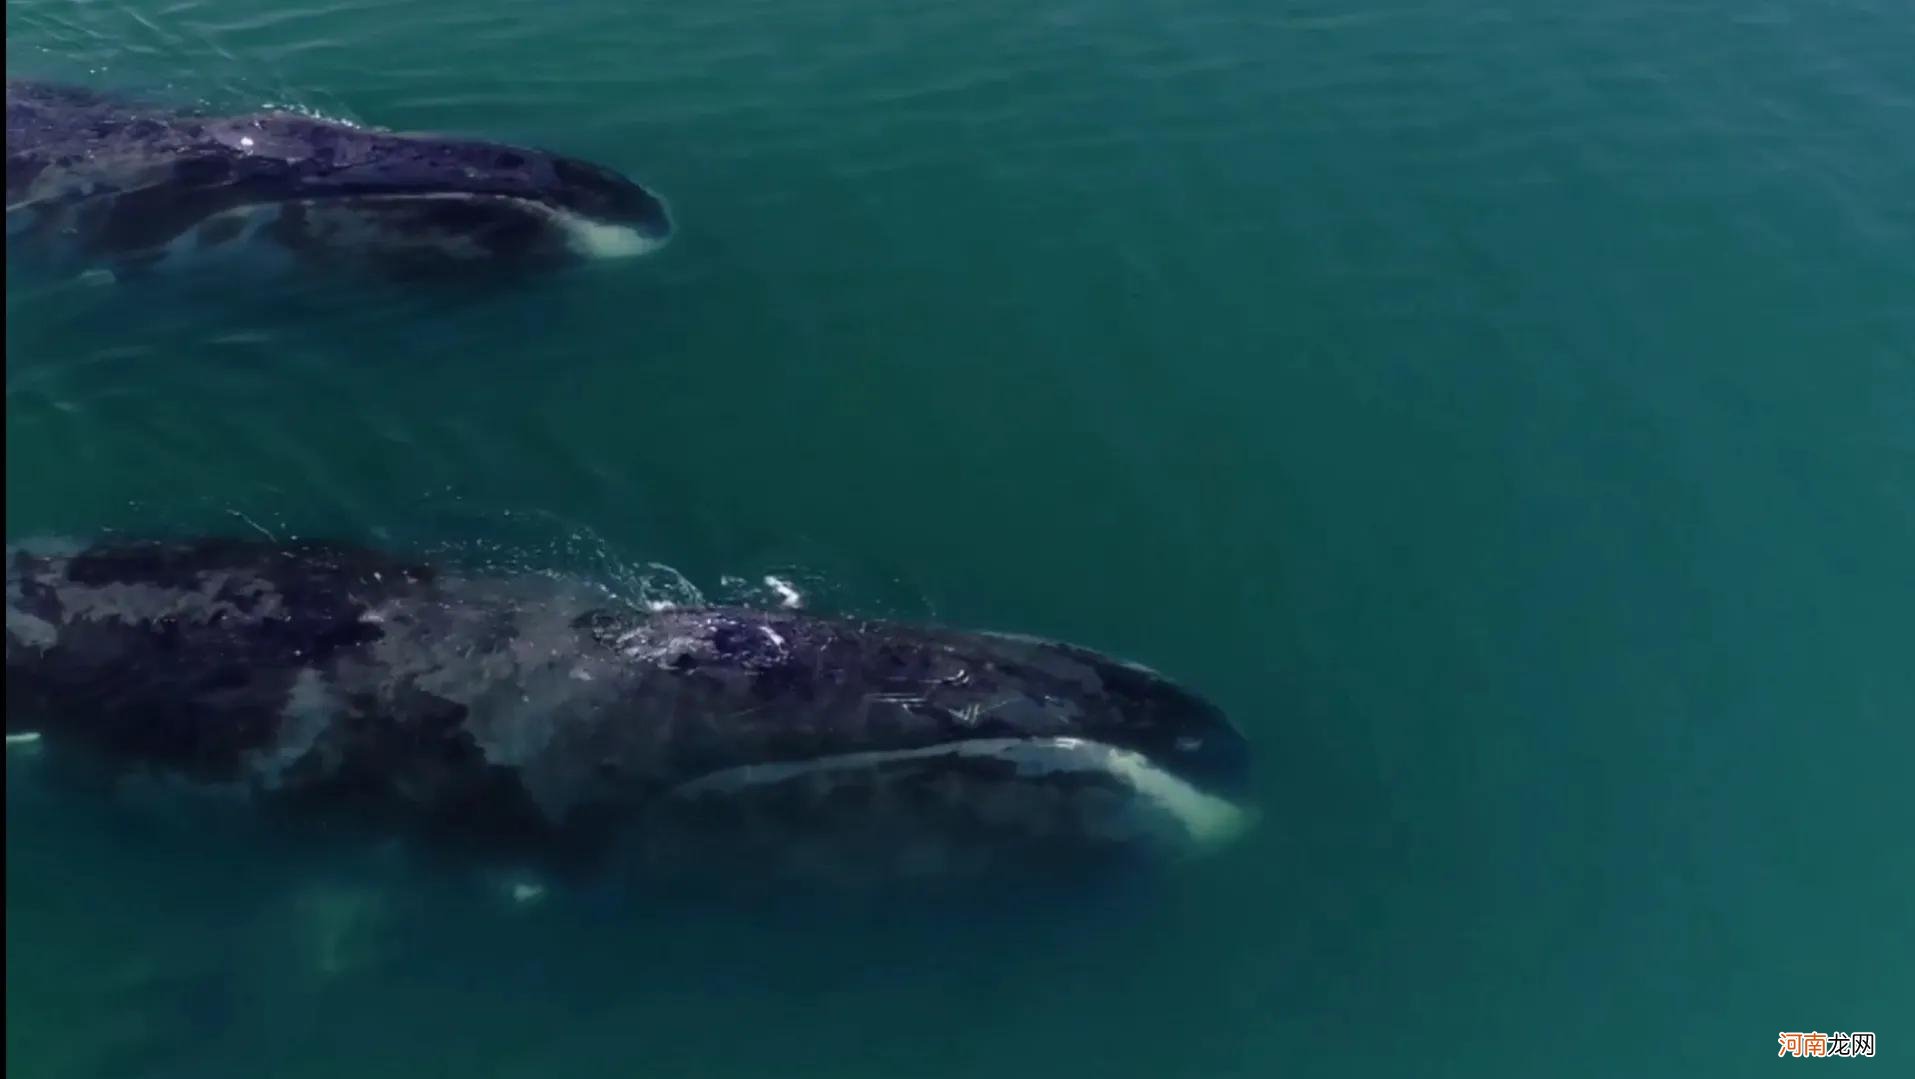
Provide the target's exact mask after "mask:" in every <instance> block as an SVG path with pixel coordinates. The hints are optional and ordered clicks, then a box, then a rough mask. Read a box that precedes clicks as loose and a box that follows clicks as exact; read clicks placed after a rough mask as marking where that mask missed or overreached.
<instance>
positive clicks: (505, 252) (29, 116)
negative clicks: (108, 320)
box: [7, 80, 672, 277]
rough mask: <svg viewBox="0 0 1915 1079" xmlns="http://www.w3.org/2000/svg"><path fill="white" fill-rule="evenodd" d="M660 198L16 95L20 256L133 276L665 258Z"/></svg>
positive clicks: (463, 152)
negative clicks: (219, 265) (222, 268)
mask: <svg viewBox="0 0 1915 1079" xmlns="http://www.w3.org/2000/svg"><path fill="white" fill-rule="evenodd" d="M671 232H672V222H671V217H670V215H669V213H668V211H667V209H666V207H665V204H664V202H663V201H662V200H660V198H659V197H658V196H657V195H655V194H653V193H652V192H650V191H648V190H646V189H645V188H644V187H641V186H640V185H639V184H637V183H636V182H634V181H632V180H630V179H628V178H626V177H625V176H623V175H621V174H620V173H618V172H616V171H613V170H612V169H610V168H607V167H605V166H602V165H598V164H595V163H592V162H589V161H584V160H581V159H578V158H573V157H566V156H562V155H559V154H555V153H550V152H547V151H543V150H536V149H530V148H526V147H519V146H507V145H503V144H499V143H492V142H485V141H478V140H472V139H460V138H450V137H441V136H435V135H423V134H400V133H395V132H391V131H383V130H378V129H374V128H366V127H358V126H354V125H350V124H345V123H340V122H337V121H333V120H326V119H320V118H317V117H313V116H307V115H303V114H300V113H295V112H289V111H283V110H269V111H263V112H256V113H251V114H247V115H239V116H219V115H209V114H204V113H201V112H197V111H193V110H189V109H180V108H172V107H166V106H159V105H152V104H147V103H143V102H137V101H132V100H128V99H124V98H122V97H119V96H115V95H110V94H105V93H100V92H96V91H92V90H88V89H84V88H79V87H73V86H66V85H60V84H51V83H42V82H33V81H15V80H9V81H8V82H7V254H8V260H9V261H10V262H13V261H16V260H19V261H23V262H24V263H26V264H29V265H33V266H36V267H40V268H43V269H45V270H47V271H49V272H53V273H56V274H58V273H80V272H87V271H104V272H107V273H110V274H113V275H114V276H116V277H124V276H137V275H140V274H142V273H145V272H149V271H152V270H156V269H179V268H183V267H196V266H201V265H204V264H206V263H209V262H223V263H230V262H232V261H233V259H234V256H241V255H244V256H250V259H249V261H248V266H249V268H250V267H251V266H252V265H257V264H261V263H277V264H279V265H281V266H289V265H290V266H300V267H307V266H313V265H327V266H339V267H344V268H347V269H349V270H352V271H363V270H375V271H383V272H386V273H389V274H392V275H397V276H411V275H419V274H427V275H430V274H442V273H451V274H458V273H462V272H468V271H477V270H483V269H507V270H522V269H546V268H552V267H557V266H562V265H568V264H575V263H579V262H582V261H588V260H596V259H608V258H622V257H629V256H634V255H642V254H645V253H647V252H650V251H653V250H656V249H657V248H658V247H659V246H660V245H662V244H664V243H665V242H666V241H667V240H668V239H669V237H670V235H671Z"/></svg>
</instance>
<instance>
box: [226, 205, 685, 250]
mask: <svg viewBox="0 0 1915 1079" xmlns="http://www.w3.org/2000/svg"><path fill="white" fill-rule="evenodd" d="M427 202H465V203H473V204H487V203H490V204H493V205H498V206H504V207H510V208H511V209H513V210H517V211H519V212H522V213H526V214H528V215H530V216H534V217H539V218H543V219H544V220H545V221H546V222H547V223H549V224H550V225H551V226H552V227H554V228H555V229H557V230H558V231H559V232H561V233H562V234H564V236H565V241H566V245H567V246H568V247H570V248H571V249H572V251H573V252H574V253H575V254H578V255H580V256H582V257H585V258H588V259H617V258H632V257H635V256H638V255H646V254H650V253H651V252H653V251H656V250H658V249H659V248H661V247H663V246H665V244H666V243H667V242H668V241H669V240H670V235H669V233H667V234H666V235H663V236H658V235H651V234H647V233H645V232H641V231H640V230H638V229H636V228H633V227H631V226H629V225H621V224H619V223H617V222H615V221H605V220H600V219H597V218H594V217H591V216H588V215H586V214H582V213H579V212H578V211H576V210H572V209H568V208H566V207H564V206H560V205H556V204H554V203H551V202H547V201H546V200H544V199H539V198H533V197H528V196H525V195H515V194H510V193H507V192H503V191H484V190H460V189H457V188H453V189H447V190H443V191H420V190H417V189H406V188H398V189H379V188H344V189H341V190H337V191H326V190H320V191H297V192H293V193H291V194H289V195H287V196H286V197H285V198H280V199H263V200H259V201H257V202H249V203H243V204H241V207H240V208H242V209H243V208H248V207H253V208H261V209H270V208H271V207H274V206H282V205H291V204H307V205H315V206H341V207H350V206H351V205H352V204H354V203H362V204H366V205H368V206H378V205H388V206H389V205H392V204H395V203H427ZM369 216H373V215H369Z"/></svg>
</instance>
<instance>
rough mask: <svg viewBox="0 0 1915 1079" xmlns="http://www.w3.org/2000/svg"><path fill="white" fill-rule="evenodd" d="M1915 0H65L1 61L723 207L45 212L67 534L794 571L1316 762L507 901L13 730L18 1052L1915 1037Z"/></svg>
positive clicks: (1468, 1048) (962, 1059)
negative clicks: (577, 236)
mask: <svg viewBox="0 0 1915 1079" xmlns="http://www.w3.org/2000/svg"><path fill="white" fill-rule="evenodd" d="M1910 14H1911V13H1910V11H1909V9H1908V8H1907V7H1906V5H1905V4H1902V3H1895V2H1890V0H1846V2H1844V0H1825V2H1818V3H1798V4H1784V3H1779V2H1774V3H1763V2H1756V3H1726V2H1718V3H1708V2H1700V0H1688V2H1682V0H1595V2H1592V3H1589V4H1583V5H1528V6H1524V5H1498V4H1493V3H1489V2H1485V0H1407V2H1403V3H1397V4H1393V5H1376V4H1365V3H1338V4H1332V3H1325V2H1320V0H1276V2H1265V3H1251V2H1234V0H1183V2H1172V0H1097V2H1089V0H1044V2H1039V3H1008V2H1002V0H964V2H958V0H934V2H926V3H904V4H900V3H895V2H877V0H830V2H825V0H787V2H784V3H775V4H774V3H748V2H735V0H712V2H709V3H704V4H664V3H658V2H655V0H638V2H627V3H614V2H609V0H583V2H572V3H563V4H554V3H538V2H532V0H482V2H458V3H455V2H452V0H417V2H412V3H407V4H402V5H397V4H395V5H387V4H372V3H366V2H363V0H344V2H340V3H334V4H318V5H313V4H304V3H281V2H271V0H168V2H160V0H139V2H135V3H126V2H123V0H116V2H113V3H77V2H72V0H10V3H9V4H8V8H7V63H8V69H9V74H10V75H12V76H21V75H31V76H35V77H40V78H57V79H66V80H71V81H79V82H84V83H86V84H88V85H96V86H102V87H113V88H128V89H137V90H140V91H143V92H148V93H152V94H154V95H156V96H163V97H166V98H169V99H171V100H179V101H188V102H203V103H206V104H208V105H210V106H215V107H221V108H232V109H235V110H242V109H251V108H257V107H260V106H262V105H267V104H271V105H278V106H294V107H301V108H308V109H312V110H315V111H317V112H319V113H321V114H323V115H327V116H332V117H337V118H343V119H353V120H358V121H363V122H366V123H371V124H378V125H381V126H387V127H395V128H401V129H409V130H440V131H453V132H459V133H465V134H473V135H479V136H484V137H490V138H497V139H502V140H511V141H520V142H528V143H533V144H537V145H543V146H548V147H551V148H553V149H556V150H561V151H564V152H566V153H569V154H574V155H577V156H581V157H588V158H592V159H594V160H600V161H604V162H606V163H608V164H611V165H614V166H616V167H618V168H620V169H622V170H624V171H627V172H629V173H630V174H632V175H634V176H635V177H637V178H639V179H640V180H641V181H643V182H644V183H646V184H647V186H649V187H652V188H654V189H656V190H658V191H660V192H662V193H663V194H664V195H665V197H666V198H667V199H668V200H669V201H670V203H671V206H672V209H673V213H674V216H675V218H676V220H677V222H678V233H677V235H676V237H675V239H674V240H673V242H672V244H671V245H670V246H669V247H668V248H666V249H665V250H664V251H663V252H661V253H660V254H658V255H656V256H653V257H651V258H648V259H646V260H642V261H637V262H631V263H624V264H619V265H616V266H602V267H592V268H588V269H586V270H582V271H579V272H576V273H570V274H566V275H562V276H559V277H555V278H552V279H550V280H546V281H541V282H538V283H535V284H532V285H529V286H527V287H524V288H522V289H516V290H511V291H505V292H500V291H496V290H492V291H485V292H483V293H473V292H466V291H462V290H460V289H457V288H429V289H417V290H399V289H393V288H385V287H372V286H364V287H346V286H342V285H340V284H337V283H321V282H300V281H292V282H287V281H269V280H247V279H229V280H222V281H219V282H217V283H213V284H205V283H202V284H201V285H198V286H195V287H191V288H188V287H186V286H174V285H168V284H159V285H153V286H150V287H148V286H136V285H112V284H101V283H98V282H90V281H82V282H64V283H60V282H48V281H44V280H39V279H31V278H28V277H27V276H25V275H24V274H17V273H15V272H13V271H12V270H10V271H9V276H8V281H7V312H6V327H7V328H6V342H7V343H6V349H7V425H6V462H7V463H6V481H7V494H6V513H7V520H6V532H7V537H8V538H9V540H15V539H19V538H23V537H30V536H44V535H60V536H74V537H88V536H96V535H99V534H101V533H104V532H107V531H109V530H117V531H120V532H124V533H133V534H140V533H153V532H165V533H179V532H198V531H222V532H236V531H252V530H264V531H268V532H271V533H273V534H275V535H280V536H285V535H307V536H316V535H326V536H336V537H344V538H349V539H356V540H361V541H367V542H377V543H381V544H386V545H390V546H394V547H397V548H400V549H404V550H409V551H421V552H427V553H434V554H441V555H445V556H447V557H462V558H467V559H473V558H476V559H481V560H485V561H490V562H498V563H504V564H510V565H522V566H538V567H549V568H553V569H559V570H564V571H567V572H576V573H585V574H590V575H594V576H596V577H598V578H600V579H602V580H604V581H606V582H607V583H609V584H611V585H613V586H615V587H618V588H620V589H622V590H625V591H627V592H628V593H633V594H651V593H660V594H664V595H667V596H672V597H677V598H683V597H686V596H689V595H693V594H696V595H702V596H706V597H712V598H737V597H744V598H751V597H752V596H753V595H754V594H755V593H756V592H757V590H759V589H760V588H761V586H760V585H759V583H758V582H760V581H762V579H763V578H764V577H765V576H766V575H768V574H769V575H778V576H780V577H783V578H788V579H790V580H793V581H795V582H797V583H798V584H799V586H800V588H801V590H803V591H804V592H805V593H806V594H807V596H808V597H809V598H810V599H811V600H812V602H813V603H814V605H816V606H819V607H821V608H824V609H831V610H842V611H859V612H870V613H880V614H887V615H897V616H904V617H910V618H926V619H937V620H940V621H944V622H949V623H952V624H956V625H961V626H967V627H985V628H1000V629H1008V630H1016V631H1021V632H1027V633H1037V634H1043V635H1047V636H1056V637H1063V638H1069V639H1072V640H1076V641H1080V642H1083V643H1085V644H1089V645H1093V646H1096V647H1099V648H1103V649H1106V650H1109V651H1112V652H1116V653H1119V654H1123V655H1127V656H1132V657H1135V658H1137V659H1139V660H1142V661H1144V662H1147V663H1149V664H1151V665H1152V666H1155V667H1157V668H1160V669H1162V670H1164V671H1166V672H1168V673H1171V674H1174V675H1175V676H1177V677H1178V678H1180V679H1182V680H1184V681H1186V682H1188V683H1189V684H1191V685H1192V686H1194V687H1197V688H1199V689H1201V690H1202V691H1203V692H1205V693H1206V694H1207V695H1209V696H1210V697H1212V698H1213V699H1215V700H1216V701H1217V702H1218V703H1220V704H1221V705H1222V706H1223V707H1224V708H1225V709H1226V710H1228V711H1229V712H1230V713H1231V714H1232V715H1233V716H1234V717H1236V718H1237V720H1238V722H1239V723H1240V724H1241V725H1242V727H1243V728H1244V729H1245V731H1246V732H1247V733H1248V734H1249V735H1250V736H1251V738H1252V739H1253V741H1254V742H1255V744H1256V746H1257V749H1258V754H1259V787H1260V791H1261V800H1262V803H1263V807H1264V819H1263V823H1262V826H1261V828H1260V829H1259V830H1258V831H1257V832H1256V833H1254V834H1253V835H1252V836H1251V837H1250V838H1249V839H1248V840H1246V841H1245V842H1243V843H1242V844H1240V845H1239V846H1238V847H1236V848H1234V849H1232V850H1230V851H1227V852H1225V853H1224V854H1222V855H1221V856H1220V857H1218V858H1216V859H1214V860H1211V861H1208V862H1205V863H1201V864H1198V865H1194V866H1191V867H1188V868H1186V869H1183V870H1180V871H1178V872H1177V873H1175V874H1174V875H1172V876H1171V877H1170V878H1169V879H1167V880H1165V881H1163V882H1161V883H1160V884H1159V885H1158V886H1157V887H1155V888H1150V889H1145V890H1143V894H1125V895H1110V896H1100V895H1096V894H1092V895H1083V894H1073V895H1067V896H1059V895H1035V894H1034V895H1029V896H1016V895H1006V896H999V897H996V900H995V901H993V902H980V903H972V904H956V903H952V904H930V905H927V906H925V907H923V908H915V909H899V908H897V907H895V906H894V907H884V906H876V907H871V906H864V905H858V906H848V907H847V909H844V910H833V909H830V904H829V902H821V901H817V900H806V899H801V898H797V897H794V898H793V899H792V901H791V903H790V904H789V905H788V906H787V905H782V904H774V905H773V906H771V907H769V908H763V909H754V910H746V911H740V910H725V911H686V910H666V909H658V908H654V907H651V906H649V905H647V904H644V903H642V902H637V901H634V902H632V903H631V904H630V905H629V906H619V905H617V904H616V903H614V904H609V905H608V904H607V903H606V902H604V901H602V900H594V901H592V902H584V901H577V902H574V901H571V900H564V899H561V900H555V901H553V902H549V903H546V904H543V905H540V906H539V907H538V908H537V909H535V910H532V911H520V912H507V911H504V910H502V909H499V908H498V907H497V906H496V905H495V904H491V903H489V902H487V901H485V900H483V899H481V898H478V897H475V896H471V895H467V894H464V893H462V891H461V890H460V888H459V887H457V886H455V885H454V884H453V883H452V878H451V877H449V876H446V877H441V876H439V875H436V874H434V873H432V872H430V871H428V870H422V869H419V868H417V867H396V866H392V865H388V864H386V863H385V862H382V861H380V860H379V859H378V858H377V857H372V856H368V857H366V858H358V857H356V856H342V855H338V854H337V852H329V853H327V854H325V855H323V856H322V855H320V854H317V853H313V852H305V851H298V850H285V849H277V848H274V847H272V846H270V845H266V844H262V843H261V842H260V841H259V840H258V838H257V837H256V836H251V835H248V834H246V833H245V832H244V830H243V829H242V828H239V827H237V826H236V827H235V834H233V835H225V834H217V835H200V836H194V837H191V838H185V839H183V838H182V837H181V836H180V835H178V834H177V830H169V829H168V827H167V826H166V824H165V822H163V821H152V822H147V821H142V820H139V819H137V818H134V819H129V818H128V817H127V816H126V815H125V814H114V813H111V812H109V811H107V810H104V809H102V810H99V811H97V812H94V811H91V810H87V809H76V808H74V807H73V806H72V805H70V804H68V803H65V802H56V801H50V800H47V799H43V798H41V797H40V796H38V795H37V794H34V793H33V792H32V789H31V784H30V783H24V782H22V781H21V773H22V769H23V768H24V767H30V765H27V764H25V763H24V762H20V761H16V760H15V759H14V755H13V754H11V753H10V756H9V762H8V820H7V883H6V915H7V929H6V979H7V981H6V989H7V1004H6V1020H7V1066H8V1068H9V1072H10V1074H14V1075H21V1076H46V1077H65V1076H131V1075H163V1076H228V1075H230V1076H336V1075H343V1074H355V1075H365V1076H384V1075H405V1076H413V1077H417V1076H427V1075H431V1076H438V1075H446V1076H452V1075H457V1076H461V1077H469V1076H493V1075H497V1076H533V1075H536V1076H613V1075H617V1076H701V1077H702V1076H734V1075H736V1076H745V1075H751V1076H760V1075H769V1074H775V1075H781V1076H830V1077H860V1076H887V1077H888V1076H900V1077H918V1076H923V1077H944V1076H984V1075H989V1076H1025V1075H1043V1076H1052V1077H1056V1076H1077V1075H1107V1076H1140V1077H1142V1076H1148V1077H1152V1079H1163V1077H1168V1076H1194V1077H1209V1076H1219V1077H1222V1076H1259V1077H1261V1076H1278V1075H1305V1076H1400V1075H1470V1076H1483V1075H1490V1076H1504V1075H1509V1076H1536V1075H1573V1076H1604V1077H1608V1076H1615V1075H1621V1074H1654V1075H1662V1074H1671V1075H1674V1074H1683V1075H1688V1074H1704V1075H1746V1074H1753V1073H1755V1072H1756V1071H1757V1069H1760V1068H1764V1067H1766V1066H1767V1062H1768V1061H1769V1060H1771V1059H1773V1056H1774V1049H1775V1037H1776V1034H1777V1032H1778V1031H1780V1030H1869V1031H1875V1032H1877V1034H1878V1039H1879V1049H1878V1057H1879V1058H1880V1059H1878V1060H1877V1061H1875V1062H1872V1063H1861V1062H1853V1063H1842V1064H1831V1065H1808V1066H1811V1067H1817V1068H1820V1067H1825V1066H1826V1067H1834V1068H1840V1069H1847V1068H1864V1069H1871V1068H1872V1069H1876V1070H1880V1069H1883V1068H1888V1069H1893V1068H1894V1067H1896V1066H1895V1065H1893V1064H1891V1063H1889V1061H1890V1060H1892V1059H1896V1058H1904V1057H1906V1055H1907V1054H1908V1052H1909V1049H1908V1044H1907V1043H1908V1040H1909V1039H1911V1038H1915V1028H1912V1027H1911V1026H1910V1024H1909V1022H1908V1017H1909V1016H1911V1015H1915V975H1911V973H1910V971H1911V969H1915V915H1911V901H1910V898H1909V893H1910V890H1911V888H1912V887H1915V842H1912V841H1911V838H1910V826H1911V823H1912V822H1915V794H1911V787H1910V783H1909V781H1908V778H1907V772H1908V766H1909V762H1910V760H1911V757H1912V756H1915V64H1911V63H1910V62H1909V58H1910V57H1911V56H1915V18H1911V17H1910ZM1896 1016H1901V1017H1902V1018H1901V1019H1900V1020H1897V1019H1896V1018H1895V1017H1896ZM1788 1066H1790V1067H1802V1066H1804V1065H1801V1064H1799V1063H1796V1062H1790V1064H1789V1065H1788Z"/></svg>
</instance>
